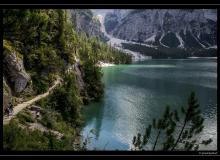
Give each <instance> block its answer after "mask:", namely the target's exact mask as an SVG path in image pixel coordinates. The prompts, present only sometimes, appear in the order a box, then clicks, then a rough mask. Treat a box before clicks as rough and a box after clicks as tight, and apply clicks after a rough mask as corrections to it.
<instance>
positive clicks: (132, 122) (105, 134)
mask: <svg viewBox="0 0 220 160" xmlns="http://www.w3.org/2000/svg"><path fill="white" fill-rule="evenodd" d="M102 72H103V82H104V84H105V93H104V97H103V98H102V99H101V101H100V102H98V103H91V104H89V105H88V106H84V107H83V115H84V120H85V124H84V127H83V130H82V135H83V137H84V138H85V137H92V138H91V139H90V143H89V144H88V149H89V150H130V149H131V147H132V139H133V136H135V135H136V134H137V133H138V132H140V133H144V130H145V128H146V127H147V126H148V125H149V124H150V123H151V122H152V119H153V118H159V117H160V115H161V114H162V113H163V111H164V109H165V106H166V105H170V107H171V108H173V109H177V110H179V111H180V107H181V106H184V105H186V103H187V98H188V96H189V95H190V92H191V91H195V93H196V97H197V98H198V102H199V104H200V107H201V110H202V114H203V117H204V119H205V121H204V126H205V127H204V130H203V133H202V134H200V135H199V137H198V138H202V139H208V138H212V139H213V142H212V143H211V144H210V145H208V146H201V147H200V150H217V59H178V60H176V59H175V60H174V59H167V60H153V59H152V60H146V61H142V62H136V63H134V64H131V65H116V66H111V67H104V68H102ZM91 130H93V131H94V133H93V134H92V133H90V131H91ZM154 136H155V134H152V138H154ZM160 140H161V139H160ZM146 149H149V150H150V149H152V142H151V143H149V144H148V145H147V146H146Z"/></svg>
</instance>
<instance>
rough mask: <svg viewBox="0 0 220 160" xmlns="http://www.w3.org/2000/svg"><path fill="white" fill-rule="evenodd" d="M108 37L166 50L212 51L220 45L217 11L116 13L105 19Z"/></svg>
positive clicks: (120, 11) (125, 11)
mask: <svg viewBox="0 0 220 160" xmlns="http://www.w3.org/2000/svg"><path fill="white" fill-rule="evenodd" d="M104 24H105V28H106V31H107V33H108V34H112V35H113V36H114V37H116V38H119V39H124V40H127V41H134V42H140V43H145V44H149V45H152V46H163V47H166V48H206V49H207V48H210V47H215V46H216V45H217V10H213V9H212V10H211V9H139V10H137V9H136V10H114V11H112V12H111V13H107V14H106V16H105V23H104Z"/></svg>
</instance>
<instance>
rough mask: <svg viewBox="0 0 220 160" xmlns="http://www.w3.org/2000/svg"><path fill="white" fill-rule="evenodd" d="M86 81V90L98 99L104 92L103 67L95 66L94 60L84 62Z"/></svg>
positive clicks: (89, 94) (90, 96) (94, 98)
mask: <svg viewBox="0 0 220 160" xmlns="http://www.w3.org/2000/svg"><path fill="white" fill-rule="evenodd" d="M82 67H83V71H84V74H85V75H84V82H85V84H86V91H87V94H88V96H89V98H90V99H93V100H95V101H98V100H99V99H100V98H101V97H102V95H103V93H104V85H103V83H102V81H101V77H102V72H101V68H100V67H98V66H95V65H94V64H93V63H92V61H86V62H85V63H84V64H83V66H82Z"/></svg>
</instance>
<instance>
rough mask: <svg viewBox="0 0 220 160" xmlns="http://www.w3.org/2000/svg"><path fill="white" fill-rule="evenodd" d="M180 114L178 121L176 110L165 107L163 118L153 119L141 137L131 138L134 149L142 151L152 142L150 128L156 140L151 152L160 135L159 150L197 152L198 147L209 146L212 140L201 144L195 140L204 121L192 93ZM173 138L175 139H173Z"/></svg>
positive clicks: (156, 144)
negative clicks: (161, 138)
mask: <svg viewBox="0 0 220 160" xmlns="http://www.w3.org/2000/svg"><path fill="white" fill-rule="evenodd" d="M181 112H182V114H183V118H182V119H180V117H179V115H178V112H177V110H174V111H170V107H169V106H167V107H166V110H165V112H164V115H163V117H162V118H160V119H159V120H156V119H153V122H152V124H150V125H149V126H148V127H147V128H146V131H145V133H144V135H143V136H142V135H141V134H140V133H138V135H137V136H134V137H133V142H132V143H133V145H134V149H135V150H142V149H143V148H144V146H145V145H146V144H147V143H148V142H149V140H150V139H151V140H152V137H151V132H152V129H151V128H153V129H154V131H155V132H156V138H155V140H153V148H152V150H153V151H154V150H155V149H156V147H157V146H158V142H159V138H160V137H161V136H162V133H163V136H165V138H164V137H163V139H164V141H163V142H162V143H161V144H160V149H159V150H170V151H174V150H187V151H188V150H198V149H199V145H201V144H202V145H208V144H210V143H211V142H212V139H208V140H202V142H198V139H197V135H198V134H199V133H201V132H202V131H203V128H204V125H203V122H204V119H203V117H202V115H201V111H200V109H199V104H198V100H197V99H196V98H195V93H194V92H192V93H191V94H190V96H189V98H188V105H187V107H185V108H184V107H182V108H181ZM179 124H180V127H179V126H178V125H179ZM175 137H177V138H176V139H175Z"/></svg>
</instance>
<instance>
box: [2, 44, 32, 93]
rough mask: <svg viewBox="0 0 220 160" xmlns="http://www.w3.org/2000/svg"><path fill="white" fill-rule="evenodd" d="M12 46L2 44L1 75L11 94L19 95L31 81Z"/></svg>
mask: <svg viewBox="0 0 220 160" xmlns="http://www.w3.org/2000/svg"><path fill="white" fill-rule="evenodd" d="M19 56H21V55H20V54H19V53H18V52H17V51H16V50H15V49H14V48H13V46H12V45H11V44H10V43H9V42H8V41H5V40H4V42H3V73H4V77H5V79H6V81H7V83H8V85H9V87H10V88H11V90H12V93H13V94H20V93H21V92H22V91H24V89H25V88H26V86H27V84H28V82H29V81H30V80H31V78H30V76H29V75H28V74H27V72H26V71H25V69H24V66H23V60H22V59H21V57H19Z"/></svg>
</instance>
